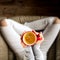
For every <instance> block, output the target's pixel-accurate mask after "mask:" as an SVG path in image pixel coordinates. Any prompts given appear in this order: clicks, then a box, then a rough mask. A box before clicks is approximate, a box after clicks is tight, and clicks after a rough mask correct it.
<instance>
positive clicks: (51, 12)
mask: <svg viewBox="0 0 60 60" xmlns="http://www.w3.org/2000/svg"><path fill="white" fill-rule="evenodd" d="M1 6H5V7H3V10H4V12H3V13H4V14H6V13H7V14H13V13H14V14H13V15H43V16H60V2H59V0H9V1H8V0H6V2H0V8H1ZM6 6H8V7H6ZM12 9H15V12H16V14H15V12H11V10H12ZM0 10H1V9H0ZM5 10H9V12H7V11H5Z"/></svg>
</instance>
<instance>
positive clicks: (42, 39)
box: [36, 32, 44, 44]
mask: <svg viewBox="0 0 60 60" xmlns="http://www.w3.org/2000/svg"><path fill="white" fill-rule="evenodd" d="M39 35H40V38H41V40H38V41H37V42H36V44H41V43H42V42H43V41H44V37H43V34H42V32H40V33H39Z"/></svg>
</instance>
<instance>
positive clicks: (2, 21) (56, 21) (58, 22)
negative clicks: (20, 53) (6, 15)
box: [0, 17, 60, 48]
mask: <svg viewBox="0 0 60 60" xmlns="http://www.w3.org/2000/svg"><path fill="white" fill-rule="evenodd" d="M53 24H60V19H59V18H58V17H56V19H55V21H54V22H53ZM0 26H7V23H6V21H5V20H0ZM36 33H37V32H36ZM42 37H43V36H42ZM43 41H44V38H43V39H42V40H40V41H37V42H36V44H41V43H42V42H43ZM21 44H22V46H23V47H24V48H25V47H27V45H25V44H24V43H23V42H21Z"/></svg>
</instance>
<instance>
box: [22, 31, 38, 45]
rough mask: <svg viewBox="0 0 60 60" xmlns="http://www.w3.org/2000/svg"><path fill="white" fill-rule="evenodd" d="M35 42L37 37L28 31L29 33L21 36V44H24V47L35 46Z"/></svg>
mask: <svg viewBox="0 0 60 60" xmlns="http://www.w3.org/2000/svg"><path fill="white" fill-rule="evenodd" d="M36 41H37V37H36V35H35V34H34V33H33V32H31V31H29V32H26V33H25V34H24V36H23V42H24V43H25V44H26V45H33V44H35V43H36Z"/></svg>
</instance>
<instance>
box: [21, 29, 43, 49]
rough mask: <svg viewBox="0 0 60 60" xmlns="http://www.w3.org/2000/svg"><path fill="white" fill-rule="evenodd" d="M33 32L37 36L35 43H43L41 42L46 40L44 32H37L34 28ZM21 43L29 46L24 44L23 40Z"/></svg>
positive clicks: (24, 45)
mask: <svg viewBox="0 0 60 60" xmlns="http://www.w3.org/2000/svg"><path fill="white" fill-rule="evenodd" d="M32 32H33V33H34V34H35V35H36V36H37V41H36V43H35V44H41V43H42V42H43V41H44V37H43V34H42V32H40V33H38V32H36V31H34V30H32ZM21 45H22V46H23V47H24V48H25V47H27V45H26V44H24V43H23V42H22V41H21Z"/></svg>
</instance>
